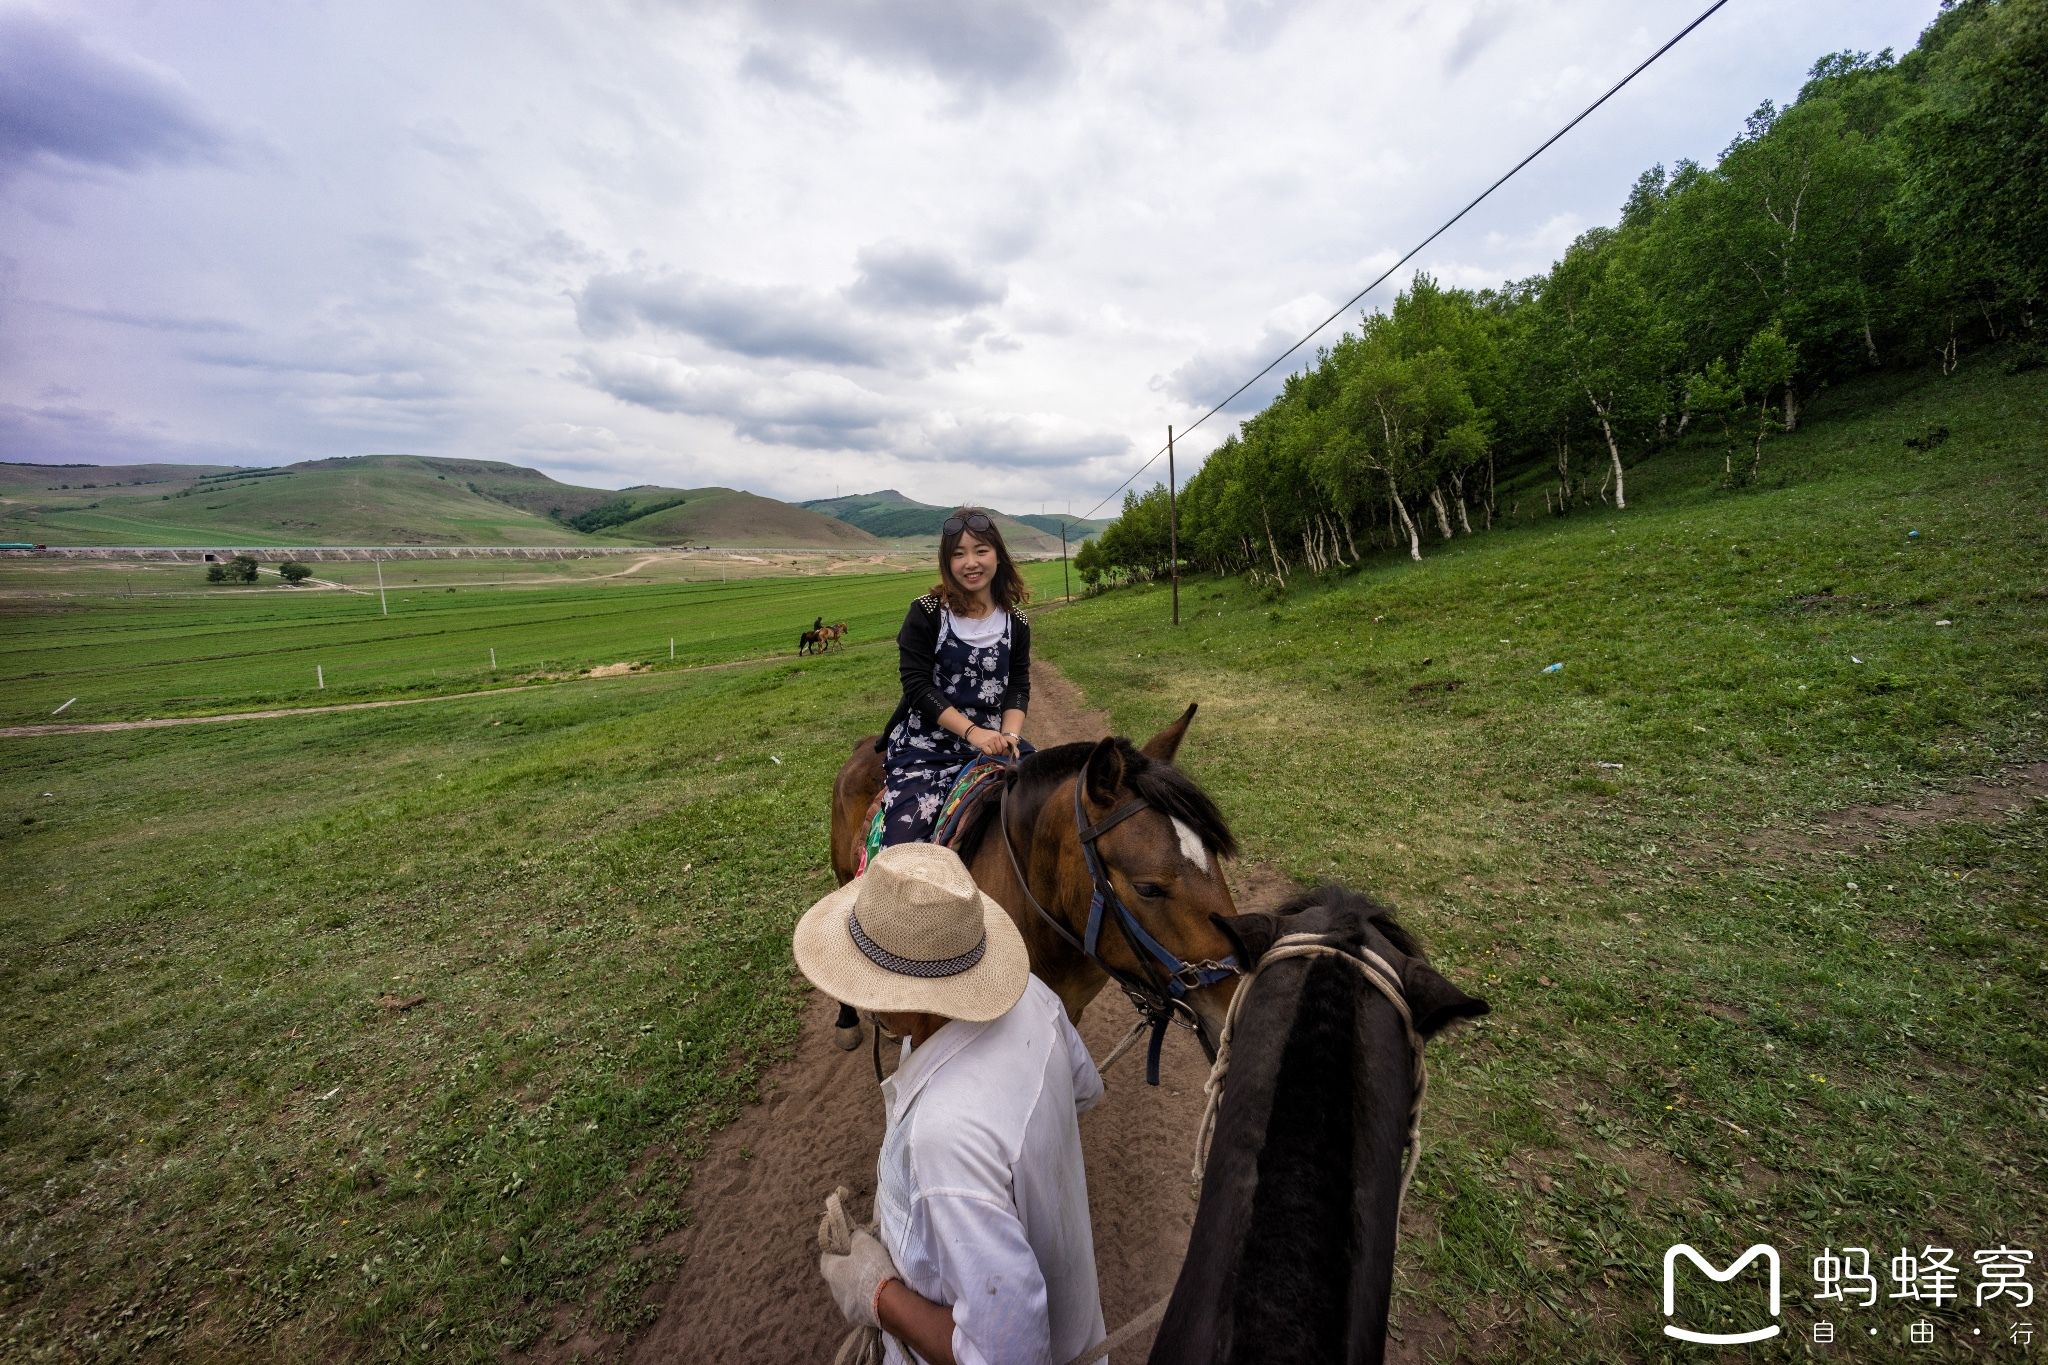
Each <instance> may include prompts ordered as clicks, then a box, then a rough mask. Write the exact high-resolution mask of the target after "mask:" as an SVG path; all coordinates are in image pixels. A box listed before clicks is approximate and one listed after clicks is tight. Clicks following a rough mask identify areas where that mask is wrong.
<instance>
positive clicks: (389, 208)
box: [0, 0, 1934, 511]
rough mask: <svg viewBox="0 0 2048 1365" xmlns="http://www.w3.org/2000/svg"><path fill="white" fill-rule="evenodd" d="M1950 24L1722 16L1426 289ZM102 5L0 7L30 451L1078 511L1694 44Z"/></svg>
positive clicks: (1500, 17)
mask: <svg viewBox="0 0 2048 1365" xmlns="http://www.w3.org/2000/svg"><path fill="white" fill-rule="evenodd" d="M1933 8H1934V7H1933V3H1932V0H1910V2H1909V0H1814V3H1811V4H1807V5H1800V6H1779V7H1747V8H1745V7H1730V8H1729V9H1727V10H1725V11H1723V12H1722V13H1721V14H1719V15H1716V16H1715V17H1714V18H1713V19H1712V20H1710V21H1709V22H1708V23H1707V24H1706V25H1704V26H1702V28H1701V29H1700V30H1699V31H1698V32H1697V33H1696V34H1695V35H1694V36H1693V37H1692V38H1690V39H1688V40H1687V41H1686V43H1684V44H1682V45H1681V46H1680V47H1679V48H1678V49H1676V50H1675V51H1674V52H1673V53H1672V54H1671V55H1670V56H1669V57H1667V58H1666V59H1665V60H1664V62H1662V63H1660V64H1659V65H1658V66H1657V67H1655V68H1652V70H1651V71H1649V72H1648V73H1646V74H1645V75H1644V76H1643V77H1642V78H1641V79H1640V80H1639V81H1638V82H1637V84H1636V85H1635V86H1632V87H1631V88H1630V89H1629V90H1628V91H1626V92H1624V94H1623V95H1622V96H1621V97H1619V98H1618V99H1617V100H1616V101H1615V102H1614V103H1613V104H1612V105H1610V106H1609V107H1608V108H1607V109H1604V110H1602V111H1601V112H1600V113H1598V114H1596V115H1595V116H1594V117H1593V118H1591V119H1589V120H1588V121H1587V122H1586V124H1584V125H1583V126H1582V127H1581V128H1580V129H1579V130H1578V131H1577V132H1575V133H1574V134H1573V135H1572V136H1571V137H1569V138H1567V139H1565V141H1564V142H1563V143H1561V144H1560V145H1559V146H1557V147H1555V148H1553V149H1552V150H1551V151H1550V152H1549V153H1547V154H1546V155H1545V156H1544V158H1542V159H1541V160H1539V161H1538V162H1537V163H1536V164H1535V165H1534V166H1532V167H1531V168H1530V169H1529V170H1528V171H1526V172H1524V173H1523V176H1522V177H1521V178H1519V179H1518V180H1517V181H1516V182H1514V183H1513V184H1511V185H1509V186H1508V187H1507V188H1506V189H1504V190H1503V191H1501V192H1500V193H1499V194H1498V195H1496V196H1495V197H1494V198H1493V199H1492V200H1490V201H1489V202H1488V203H1487V204H1486V205H1485V206H1484V207H1483V208H1482V209H1481V210H1480V211H1479V212H1477V213H1475V214H1474V215H1473V216H1472V218H1470V219H1469V220H1467V222H1466V223H1465V224H1463V225H1461V226H1460V227H1459V228H1457V229H1455V230H1453V231H1452V232H1451V233H1448V234H1446V235H1445V236H1444V237H1443V238H1441V239H1440V240H1439V241H1438V242H1437V243H1436V244H1435V245H1433V246H1432V247H1431V248H1430V250H1429V251H1427V252H1425V253H1424V254H1423V256H1422V257H1421V258H1419V259H1418V260H1417V261H1416V262H1414V263H1413V267H1411V268H1421V269H1426V270H1429V271H1431V272H1432V273H1434V274H1436V275H1437V276H1438V277H1439V278H1441V279H1443V280H1445V281H1447V282H1449V283H1452V284H1458V285H1469V286H1479V285H1484V284H1497V283H1499V282H1501V281H1503V280H1506V279H1509V278H1513V277H1516V276H1520V275H1526V274H1528V273H1531V272H1532V271H1534V270H1538V269H1541V268H1542V267H1543V266H1544V265H1545V264H1547V262H1548V261H1549V260H1550V259H1552V258H1553V257H1554V256H1555V255H1556V254H1557V252H1558V251H1560V250H1561V249H1562V247H1563V245H1564V244H1565V243H1566V242H1568V241H1569V240H1570V238H1571V236H1573V235H1575V234H1576V233H1577V232H1578V231H1581V230H1583V228H1584V227H1586V226H1589V225H1591V224H1593V223H1597V222H1609V221H1612V220H1613V218H1614V216H1615V214H1616V212H1617V211H1618V207H1619V205H1620V203H1621V202H1622V199H1623V197H1624V196H1625V195H1626V193H1627V189H1628V186H1629V184H1630V183H1631V182H1632V181H1633V179H1634V177H1635V175H1636V173H1637V172H1639V171H1640V170H1641V169H1642V168H1643V167H1645V166H1647V165H1649V164H1651V163H1652V162H1656V161H1663V162H1665V163H1666V164H1669V163H1670V162H1672V161H1675V160H1676V159H1678V158H1679V157H1682V156H1693V157H1696V158H1701V159H1711V158H1712V157H1713V156H1714V155H1715V154H1716V153H1717V152H1718V151H1719V149H1720V148H1721V147H1723V146H1725V145H1726V143H1727V141H1728V139H1729V137H1730V136H1731V135H1732V134H1733V132H1734V131H1735V130H1736V128H1737V127H1738V126H1739V124H1740V120H1741V118H1742V116H1743V115H1744V114H1746V113H1747V112H1748V111H1749V109H1750V108H1752V107H1753V106H1754V105H1755V104H1756V103H1757V101H1758V100H1760V99H1761V98H1763V97H1765V96H1771V97H1775V98H1778V99H1781V100H1782V99H1783V98H1785V97H1787V96H1789V95H1790V94H1792V93H1793V92H1794V91H1795V90H1796V89H1797V87H1798V85H1799V83H1800V80H1801V77H1802V75H1803V72H1804V69H1805V67H1806V66H1807V65H1808V64H1810V63H1811V61H1812V60H1813V59H1814V58H1815V57H1817V56H1819V55H1820V54H1822V53H1824V52H1827V51H1832V50H1837V49H1840V48H1843V47H1855V48H1870V49H1874V48H1878V47H1882V46H1886V45H1891V46H1894V47H1904V46H1906V45H1908V44H1910V42H1911V41H1912V38H1913V36H1914V34H1915V32H1916V31H1917V29H1918V28H1919V27H1920V26H1921V25H1922V24H1924V23H1925V22H1926V21H1927V20H1928V19H1929V18H1931V17H1932V14H1933ZM74 10H75V7H68V8H67V9H65V10H57V9H52V10H49V11H47V12H45V11H33V12H31V11H20V12H17V13H15V14H12V15H10V16H8V17H7V18H5V19H4V20H0V50H6V44H7V42H9V41H11V42H12V43H13V44H14V50H22V49H23V45H24V44H27V46H28V47H31V48H33V49H34V50H35V51H37V52H42V53H44V54H46V55H48V54H55V57H53V58H52V59H51V60H48V61H44V62H42V63H41V65H39V66H37V67H36V68H35V70H34V72H33V76H34V78H33V79H32V80H28V81H23V82H16V83H14V84H12V85H10V86H9V88H8V90H7V91H6V92H5V93H4V94H0V175H4V177H5V182H6V193H5V195H0V241H5V242H6V243H7V247H6V252H7V257H6V259H4V260H0V305H4V307H5V310H6V311H5V317H4V324H5V325H0V404H4V405H6V411H7V413H8V420H7V421H6V422H5V423H0V446H4V449H0V458H49V457H50V456H49V453H48V452H52V451H61V452H64V453H65V455H66V457H67V458H86V457H88V456H87V455H86V454H84V453H83V452H90V457H93V458H106V459H127V458H159V457H162V458H186V459H219V458H226V457H225V456H224V455H223V454H222V452H240V457H241V458H248V459H252V460H259V459H260V460H270V461H278V460H288V459H293V458H306V457H314V456H324V455H339V454H353V453H362V452H364V451H366V450H369V449H380V448H381V449H391V448H393V446H394V445H403V446H404V447H405V448H409V449H413V450H417V451H419V452H420V453H424V454H446V455H470V456H477V457H481V458H505V459H520V460H527V461H531V462H533V463H536V464H538V465H539V466H540V467H542V468H544V469H548V470H551V471H556V472H559V473H561V474H562V475H564V476H565V477H575V478H581V479H595V478H600V477H601V478H604V479H607V480H612V481H616V482H618V483H621V484H625V483H642V482H660V483H678V484H690V485H694V484H701V483H726V484H731V485H735V486H740V487H750V488H755V489H758V490H760V491H762V492H767V493H772V494H774V495H776V496H785V497H803V496H818V495H820V494H822V493H829V492H830V491H831V489H832V487H833V486H834V485H837V486H841V487H844V488H846V489H847V490H848V491H853V490H854V489H856V488H869V487H880V486H887V485H889V484H912V485H914V486H915V488H916V489H917V490H918V493H919V495H920V496H923V497H927V498H929V499H930V500H931V501H934V502H941V501H948V500H952V499H956V498H965V497H970V496H981V497H995V496H997V495H998V494H1000V495H1002V496H1006V497H1010V498H1012V499H1014V500H1017V501H1018V502H1019V504H1020V505H1022V504H1024V503H1029V502H1036V501H1038V500H1040V499H1045V500H1048V501H1051V502H1053V503H1054V504H1055V505H1058V504H1060V503H1063V502H1064V501H1065V500H1066V499H1067V498H1068V497H1069V496H1072V497H1073V498H1074V499H1075V502H1076V504H1077V505H1076V509H1075V510H1077V511H1078V510H1081V509H1082V507H1084V506H1085V505H1086V504H1088V503H1092V502H1093V501H1094V500H1095V499H1096V498H1097V497H1100V496H1101V495H1102V494H1103V493H1105V492H1107V491H1108V490H1109V489H1110V488H1112V487H1114V486H1115V485H1116V484H1117V483H1118V482H1119V481H1120V480H1121V479H1122V478H1123V477H1124V476H1125V474H1127V473H1129V472H1130V469H1131V468H1133V467H1135V465H1136V463H1137V462H1138V461H1139V460H1141V459H1143V458H1144V457H1145V456H1146V455H1149V454H1150V453H1151V451H1152V450H1153V449H1154V448H1156V446H1157V444H1158V443H1159V441H1160V440H1162V439H1163V436H1164V431H1165V427H1166V426H1167V424H1168V423H1173V424H1175V425H1177V426H1182V427H1183V428H1184V427H1185V424H1186V423H1188V422H1190V421H1191V420H1192V419H1193V418H1194V416H1195V415H1196V414H1198V413H1199V412H1201V411H1202V410H1203V409H1205V408H1206V407H1207V406H1208V405H1209V404H1210V403H1212V402H1214V401H1216V400H1217V399H1219V398H1221V397H1222V396H1223V395H1224V394H1225V393H1228V392H1229V391H1230V390H1231V389H1232V388H1235V387H1236V385H1237V384H1238V383H1241V382H1242V381H1243V380H1244V379H1245V378H1248V377H1249V376H1250V375H1251V374H1252V373H1253V372H1254V371H1256V370H1257V369H1258V368H1259V366H1261V365H1263V364H1264V363H1265V362H1266V361H1267V360H1269V359H1271V358H1272V356H1273V355H1274V354H1276V353H1277V351H1278V350H1279V349H1280V348H1281V347H1284V346H1285V345H1286V344H1287V343H1289V342H1291V341H1293V340H1294V339H1295V338H1296V337H1297V336H1299V335H1300V332H1301V330H1303V329H1305V328H1306V327H1307V326H1309V325H1311V324H1312V323H1313V322H1315V321H1317V320H1319V319H1320V317H1321V316H1322V315H1323V314H1324V313H1326V312H1327V311H1328V310H1329V309H1330V308H1332V307H1334V306H1335V303H1336V301H1338V300H1341V299H1344V298H1346V297H1348V296H1349V295H1350V294H1351V293H1352V292H1353V291H1354V290H1356V289H1357V288H1359V287H1360V286H1362V285H1363V284H1364V283H1365V282H1366V281H1367V280H1368V279H1370V278H1371V276H1372V275H1373V274H1375V273H1377V272H1378V270H1380V269H1383V268H1385V266H1386V265H1387V264H1388V263H1390V262H1392V261H1393V260H1395V259H1396V258H1398V257H1399V256H1400V254H1401V253H1402V252H1403V251H1405V250H1407V248H1408V247H1409V246H1411V245H1412V244H1413V243H1414V242H1415V241H1417V240H1419V239H1420V238H1421V237H1422V236H1423V235H1424V234H1425V233H1426V232H1428V231H1429V230H1430V229H1431V228H1433V227H1435V226H1436V225H1437V223H1438V222H1440V221H1441V220H1442V218H1443V217H1444V216H1445V215H1446V214H1447V213H1448V212H1449V211H1450V210H1451V209H1453V208H1455V207H1456V206H1457V205H1459V204H1462V203H1463V202H1465V200H1466V199H1468V198H1470V197H1471V195H1472V194H1474V193H1476V192H1477V191H1478V189H1479V188H1481V187H1482V186H1484V185H1485V184H1486V183H1487V182H1488V181H1489V180H1491V179H1492V178H1493V177H1494V176H1495V175H1496V174H1498V173H1499V171H1500V170H1501V169H1503V168H1504V167H1506V166H1507V165H1509V164H1512V163H1513V162H1514V161H1515V160H1516V159H1518V158H1519V157H1520V156H1521V155H1522V154H1523V153H1525V152H1526V151H1528V150H1529V148H1530V147H1531V146H1533V145H1534V143H1535V142H1536V141H1537V140H1539V139H1540V137H1541V136H1542V135H1543V134H1545V133H1547V132H1548V131H1549V130H1550V128H1551V127H1552V126H1554V125H1555V123H1556V122H1557V121H1559V120H1561V119H1562V118H1563V117H1565V116H1566V115H1568V114H1569V113H1572V112H1576V110H1577V108H1578V107H1579V106H1580V105H1582V104H1583V103H1584V102H1585V100H1586V99H1587V98H1588V97H1589V96H1590V94H1591V93H1592V92H1593V91H1595V90H1597V89H1599V88H1604V86H1605V85H1606V84H1607V83H1609V82H1610V81H1612V80H1613V79H1614V78H1615V77H1616V76H1618V75H1619V74H1620V73H1621V72H1623V71H1625V70H1627V69H1628V68H1629V67H1630V66H1632V65H1633V64H1634V63H1635V62H1636V61H1638V60H1640V58H1641V57H1642V55H1644V53H1646V52H1647V51H1648V50H1649V49H1650V48H1651V47H1652V46H1654V45H1655V44H1656V43H1657V42H1659V41H1661V40H1662V38H1663V37H1664V36H1665V35H1667V34H1668V33H1670V32H1673V31H1675V30H1676V29H1677V28H1678V27H1679V26H1680V25H1682V24H1683V23H1684V22H1685V21H1686V20H1687V19H1689V18H1691V17H1692V8H1691V6H1690V5H1689V4H1688V5H1680V4H1679V3H1677V0H1647V2H1646V3H1625V2H1624V0H1586V3H1584V4H1579V5H1573V6H1562V5H1556V4H1539V5H1533V6H1508V5H1505V4H1503V3H1502V0H1447V3H1444V4H1440V5H1434V6H1426V7H1424V6H1417V7H1410V8H1406V9H1391V8H1389V7H1385V6H1370V5H1357V4H1346V3H1342V0H1209V3H1206V4H1199V5H1194V6H1183V5H1151V6H1139V5H1124V6H1093V5H1085V4H1082V3H1080V0H1058V3H1054V4H1043V3H1037V2H1036V0H786V2H778V3H771V0H715V2H708V3H698V2H696V0H692V3H661V2H660V0H598V3H597V4H596V5H595V6H592V7H584V8H582V9H573V10H565V9H563V8H561V7H559V6H552V5H546V4H543V3H540V0H508V3H506V4H504V5H493V6H489V7H465V6H461V5H456V6H426V7H421V6H407V5H400V4H398V3H396V0H369V3H366V4H363V5H353V6H330V7H315V8H307V7H299V6H276V5H266V4H260V3H257V0H222V3H220V4H217V5H209V6H206V7H203V8H201V9H197V10H195V9H193V8H191V7H188V6H126V7H106V6H99V7H90V10H91V19H90V22H87V20H86V19H84V18H82V17H79V16H82V15H83V14H85V13H86V11H84V10H75V12H74ZM24 14H26V15H29V16H30V17H29V18H23V17H22V15H24ZM10 35H11V37H10ZM23 35H26V36H23ZM141 54H147V59H146V60H145V59H144V57H143V56H142V55H141ZM15 65H19V63H16V64H15ZM9 69H10V70H12V69H13V67H12V66H10V67H9ZM67 111H70V112H67ZM73 114H76V115H77V116H76V117H73ZM252 129H253V130H260V134H261V139H262V146H263V148H264V149H265V150H264V151H263V153H262V154H261V155H254V154H248V153H246V152H236V151H233V150H232V149H236V148H246V147H247V146H249V145H250V139H249V138H248V137H247V136H244V135H240V134H230V133H229V132H227V131H224V130H252ZM238 138H239V140H237V139H238ZM1406 278H1407V271H1406V270H1404V272H1403V273H1402V275H1401V276H1400V277H1399V278H1397V279H1396V280H1395V281H1394V282H1393V283H1392V284H1390V286H1389V287H1388V288H1387V289H1385V290H1382V291H1379V292H1378V293H1376V294H1375V295H1374V296H1373V300H1374V301H1384V300H1385V299H1387V298H1389V297H1391V290H1392V288H1394V287H1398V285H1399V283H1400V282H1401V281H1402V280H1405V279H1406ZM25 285H27V286H28V288H27V289H25V288H24V286H25ZM29 289H32V296H31V294H30V292H29ZM1289 301H1293V302H1292V303H1290V302H1289ZM1339 325H1340V326H1341V325H1342V323H1340V324H1339ZM1335 330H1336V329H1335V328H1332V329H1331V334H1330V335H1326V336H1324V337H1321V338H1319V340H1320V341H1328V340H1329V339H1331V336H1332V335H1334V333H1335ZM1313 351H1314V343H1312V344H1311V346H1310V347H1309V348H1307V350H1306V351H1305V352H1304V354H1303V355H1301V356H1298V357H1296V358H1295V360H1293V361H1291V362H1289V363H1288V364H1287V365H1285V366H1283V367H1282V368H1281V370H1280V371H1279V372H1277V373H1276V376H1275V380H1274V381H1273V382H1277V378H1278V374H1284V373H1285V372H1286V370H1288V369H1291V368H1294V367H1295V366H1298V365H1299V364H1300V363H1302V362H1303V361H1304V360H1306V359H1307V358H1308V357H1309V356H1312V355H1313ZM1271 387H1272V383H1271V382H1269V384H1267V385H1265V386H1261V387H1260V388H1259V389H1257V390H1255V391H1254V393H1255V395H1263V394H1265V393H1267V392H1268V391H1269V390H1270V388H1271ZM39 394H48V395H51V396H50V397H47V398H39V397H38V395H39ZM1242 415H1243V412H1242V410H1241V409H1233V410H1232V411H1231V412H1230V413H1228V414H1226V415H1224V416H1220V417H1218V418H1217V419H1215V420H1213V421H1212V422H1210V423H1209V424H1207V425H1206V426H1205V427H1204V428H1203V429H1202V430H1201V431H1200V432H1198V433H1195V435H1194V437H1193V438H1192V439H1191V440H1190V441H1189V449H1190V450H1191V451H1199V450H1201V449H1205V448H1206V447H1207V446H1208V445H1209V444H1211V443H1213V441H1215V440H1217V439H1220V437H1221V435H1222V434H1223V433H1224V432H1225V431H1227V430H1228V429H1229V428H1230V427H1231V426H1233V425H1234V422H1235V420H1236V419H1237V418H1239V417H1241V416H1242ZM1188 463H1192V459H1190V460H1189V461H1188Z"/></svg>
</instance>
